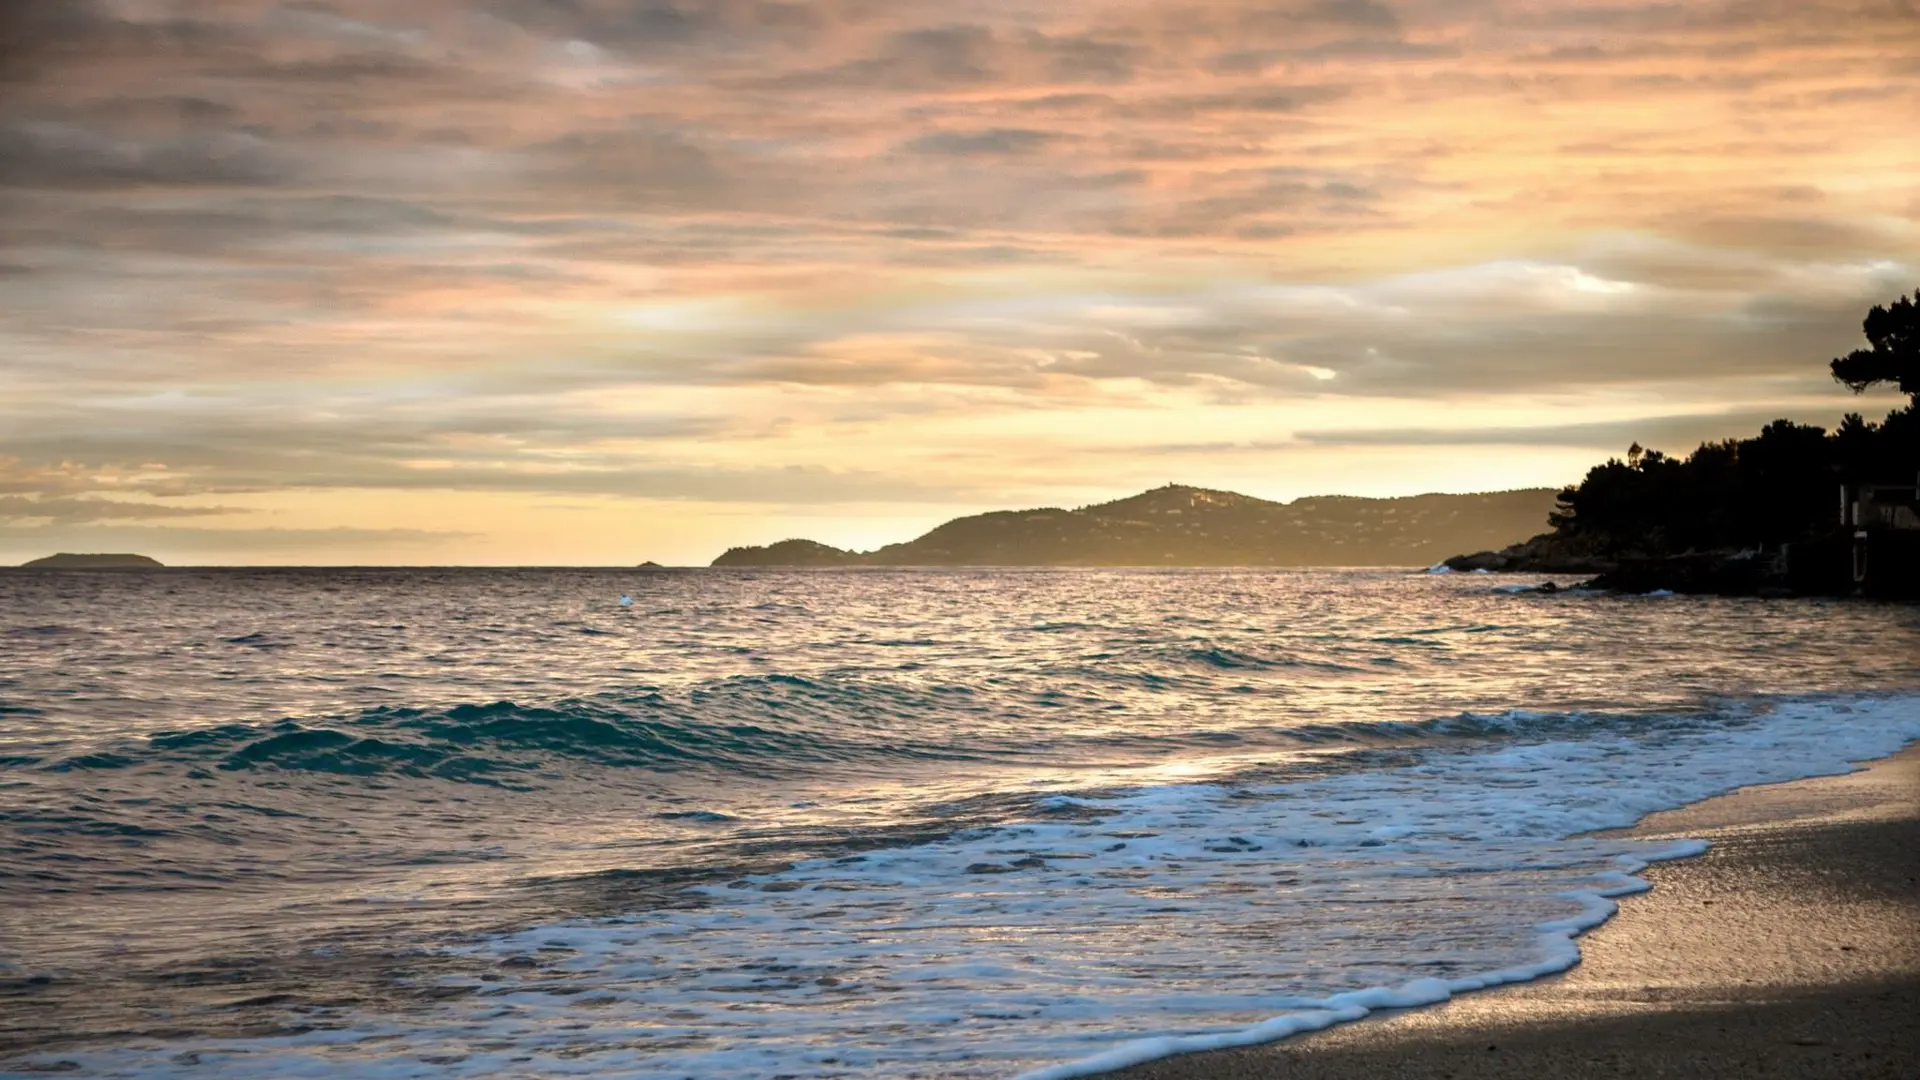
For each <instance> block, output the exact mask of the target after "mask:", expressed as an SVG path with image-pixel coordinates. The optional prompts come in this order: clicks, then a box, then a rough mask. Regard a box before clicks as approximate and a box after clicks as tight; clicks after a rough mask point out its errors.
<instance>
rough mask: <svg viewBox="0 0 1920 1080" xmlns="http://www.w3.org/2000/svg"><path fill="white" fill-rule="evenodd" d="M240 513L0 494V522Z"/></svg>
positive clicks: (73, 521) (65, 522)
mask: <svg viewBox="0 0 1920 1080" xmlns="http://www.w3.org/2000/svg"><path fill="white" fill-rule="evenodd" d="M238 512H239V511H238V510H236V509H235V508H233V507H228V506H167V505H165V504H154V503H129V502H118V501H115V500H112V499H62V498H52V499H49V498H39V499H27V498H21V497H20V496H17V495H0V523H4V522H12V521H46V522H51V523H53V524H56V525H76V524H87V523H91V522H98V521H123V520H129V519H132V520H148V521H151V520H159V519H162V518H183V517H212V516H218V515H220V514H233V513H238Z"/></svg>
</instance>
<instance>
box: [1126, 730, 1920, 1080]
mask: <svg viewBox="0 0 1920 1080" xmlns="http://www.w3.org/2000/svg"><path fill="white" fill-rule="evenodd" d="M1630 832H1631V834H1632V835H1637V836H1642V837H1646V838H1650V839H1656V838H1669V837H1671V838H1679V837H1699V838H1702V839H1706V840H1708V841H1710V842H1711V843H1712V845H1713V846H1712V848H1711V849H1710V850H1709V851H1708V852H1707V853H1706V854H1705V855H1702V856H1700V857H1698V858H1693V859H1686V860H1680V861H1677V862H1669V863H1662V864H1658V865H1655V866H1653V867H1651V868H1649V869H1648V870H1647V871H1645V873H1644V874H1643V875H1642V876H1644V877H1645V878H1647V879H1648V880H1650V881H1651V882H1653V884H1654V888H1653V889H1652V890H1651V891H1650V892H1646V893H1642V894H1640V895H1637V896H1633V897H1629V898H1627V899H1625V900H1624V901H1623V902H1622V904H1621V910H1620V913H1619V914H1618V915H1616V916H1615V917H1614V918H1613V919H1612V920H1610V921H1609V922H1607V923H1606V924H1605V925H1603V926H1601V927H1599V928H1598V929H1596V930H1594V931H1592V932H1590V933H1588V934H1587V935H1585V936H1584V937H1582V938H1581V939H1580V949H1581V956H1582V959H1581V963H1580V964H1579V966H1577V967H1575V968H1573V969H1572V970H1571V971H1569V972H1567V973H1566V974H1565V975H1562V976H1557V977H1552V978H1548V979H1543V980H1540V981H1538V982H1533V983H1527V984H1522V985H1518V986H1511V987H1506V988H1502V989H1497V990H1489V991H1483V992H1480V993H1473V994H1466V995H1463V996H1461V997H1458V998H1456V999H1454V1000H1452V1001H1450V1002H1447V1003H1446V1004H1444V1005H1441V1006H1438V1007H1434V1008H1430V1009H1416V1010H1409V1011H1405V1012H1400V1013H1398V1014H1385V1013H1383V1014H1378V1015H1377V1016H1375V1017H1371V1018H1368V1019H1367V1020H1363V1021H1361V1022H1358V1023H1355V1024H1349V1025H1345V1026H1341V1027H1336V1028H1332V1029H1329V1030H1327V1031H1323V1032H1319V1033H1316V1034H1312V1035H1306V1036H1301V1037H1298V1038H1295V1039H1291V1040H1287V1041H1283V1042H1279V1043H1271V1044H1268V1045H1265V1046H1258V1047H1251V1048H1246V1049H1238V1050H1224V1051H1215V1052H1208V1053H1200V1054H1189V1055H1185V1056H1181V1057H1175V1058H1167V1059H1163V1060H1160V1061H1155V1062H1150V1063H1147V1064H1145V1065H1141V1066H1137V1067H1134V1068H1130V1069H1124V1070H1120V1071H1118V1072H1114V1073H1109V1074H1106V1075H1108V1076H1110V1077H1113V1078H1115V1080H1242V1078H1253V1077H1280V1076H1285V1077H1288V1078H1290V1080H1339V1078H1346V1077H1407V1078H1410V1080H1412V1078H1428V1077H1431V1078H1433V1080H1445V1078H1460V1077H1476V1076H1477V1077H1516V1078H1518V1077H1528V1078H1533V1077H1549V1076H1550V1077H1576V1078H1577V1077H1599V1076H1628V1075H1632V1076H1687V1077H1742V1078H1745V1077H1773V1076H1777V1077H1794V1078H1811V1077H1843V1076H1844V1077H1863V1078H1865V1077H1889V1078H1891V1077H1913V1076H1920V1025H1916V1023H1915V1018H1916V1017H1920V884H1917V883H1916V879H1917V878H1920V747H1915V746H1910V747H1908V748H1907V749H1906V750H1905V751H1903V752H1901V753H1900V754H1897V755H1895V756H1893V757H1891V758H1887V759H1884V760H1881V761H1877V762H1873V763H1871V765H1870V766H1869V767H1868V768H1867V769H1865V770H1864V771H1861V772H1857V773H1853V774H1850V775H1846V776H1837V777H1819V778H1814V779H1808V780H1801V781H1795V782H1792V783H1784V784H1772V785H1765V786H1759V787H1751V788H1744V789H1741V790H1739V791H1735V792H1732V793H1730V794H1727V795H1724V796H1720V797H1717V798H1713V799H1709V800H1707V801H1705V802H1701V803H1696V804H1694V805H1692V806H1688V807H1684V808H1681V809H1678V810H1672V811H1666V812H1662V813H1657V814H1653V815H1650V816H1648V817H1647V818H1646V819H1645V820H1643V821H1642V822H1641V823H1640V824H1639V825H1638V826H1636V827H1635V828H1634V829H1632V830H1630Z"/></svg>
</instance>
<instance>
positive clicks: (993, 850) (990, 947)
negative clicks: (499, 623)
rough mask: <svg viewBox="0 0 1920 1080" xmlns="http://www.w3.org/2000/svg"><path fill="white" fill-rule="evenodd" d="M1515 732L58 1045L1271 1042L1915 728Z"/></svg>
mask: <svg viewBox="0 0 1920 1080" xmlns="http://www.w3.org/2000/svg"><path fill="white" fill-rule="evenodd" d="M1517 726H1518V730H1519V733H1518V734H1516V735H1515V736H1514V737H1513V738H1511V739H1507V740H1503V741H1501V742H1500V743H1497V744H1494V745H1492V746H1483V747H1480V748H1476V749H1469V750H1455V749H1450V748H1448V747H1446V746H1444V745H1435V746H1429V747H1425V748H1421V749H1416V750H1397V751H1393V752H1391V753H1390V754H1383V755H1382V756H1381V759H1380V760H1379V761H1377V762H1376V763H1374V764H1373V765H1371V766H1370V767H1366V768H1362V769H1359V770H1358V771H1348V772H1338V773H1334V774H1331V775H1325V776H1319V777H1316V778H1313V779H1307V780H1300V781H1294V782H1281V783H1261V782H1258V781H1257V780H1254V779H1251V778H1250V779H1248V780H1247V781H1245V782H1233V781H1226V782H1215V783H1203V784H1175V785H1162V786H1154V787H1141V788H1133V789H1128V790H1120V791H1088V792H1080V793H1077V794H1076V795H1074V796H1073V797H1071V798H1060V797H1057V796H1056V797H1050V798H1047V799H1036V800H1035V802H1034V805H1033V811H1032V814H1031V815H1030V819H1029V820H1025V821H1020V822H1016V823H1014V824H1011V825H1007V826H1003V827H993V828H981V829H974V830H969V831H964V832H961V833H958V834H956V835H953V836H951V837H949V838H947V839H944V840H941V841H938V842H935V843H927V844H919V845H914V846H907V847H898V848H891V849H883V850H876V851H872V852H868V853H865V854H862V855H855V856H847V857H842V858H835V859H818V860H812V861H808V862H803V863H800V864H798V865H795V866H793V867H792V868H790V869H788V870H785V871H782V872H779V873H772V874H764V875H755V876H750V877H745V878H741V879H738V880H735V881H732V882H728V883H725V884H720V885H714V886H712V887H703V888H702V889H701V890H699V899H700V900H701V901H702V903H701V904H700V905H699V906H693V907H678V908H670V909H665V910H653V911H643V912H636V913H633V914H631V915H628V916H625V917H621V918H616V919H608V920H598V921H586V922H573V923H562V924H557V925H549V926H540V927H534V928H529V929H524V930H520V931H517V932H513V933H509V934H503V935H499V936H494V937H488V938H484V939H481V940H477V941H472V942H469V943H466V944H464V945H461V946H459V947H457V948H456V949H454V950H452V953H453V955H454V956H456V957H457V958H462V959H464V960H466V961H468V962H472V963H476V964H485V965H489V966H491V967H492V971H491V973H490V974H489V976H488V978H487V979H485V980H475V979H473V978H471V977H466V976H455V977H449V978H448V979H447V980H445V982H444V983H443V984H442V985H439V986H437V987H436V989H437V990H438V991H440V992H442V993H444V994H446V995H451V996H453V1000H451V1001H448V1002H446V1003H444V1004H439V1005H435V1006H432V1007H430V1008H428V1009H426V1010H424V1011H419V1012H414V1013H410V1014H408V1015H406V1016H405V1017H404V1018H401V1019H398V1020H396V1019H390V1018H387V1017H382V1016H377V1015H372V1014H354V1013H347V1012H341V1013H332V1014H325V1013H323V1014H319V1015H316V1016H315V1017H314V1020H315V1027H316V1028H317V1030H314V1031H311V1032H308V1033H305V1034H292V1035H287V1036H283V1037H276V1038H270V1039H253V1040H243V1039H233V1040H223V1041H217V1042H213V1041H209V1042H205V1043H201V1044H196V1045H191V1046H183V1045H182V1044H179V1043H171V1044H166V1045H164V1046H160V1045H158V1044H156V1045H154V1046H151V1047H144V1046H141V1045H138V1044H136V1045H129V1046H126V1047H123V1048H120V1049H117V1050H111V1051H96V1052H68V1053H65V1054H62V1055H61V1057H63V1058H65V1059H68V1060H72V1061H75V1062H77V1063H78V1064H79V1065H80V1066H81V1067H82V1068H84V1069H85V1070H87V1071H88V1072H89V1073H90V1074H93V1075H100V1076H141V1077H158V1076H175V1075H177V1076H186V1075H189V1074H191V1075H193V1076H195V1077H206V1076H215V1077H227V1076H230V1077H267V1076H274V1077H284V1076H302V1075H315V1076H318V1075H335V1074H338V1073H339V1072H341V1071H342V1070H347V1071H351V1072H353V1073H354V1074H356V1075H369V1076H379V1077H429V1076H431V1077H491V1076H507V1075H525V1074H527V1073H534V1072H537V1073H539V1074H541V1075H548V1076H594V1077H642V1076H646V1077H656V1076H691V1077H721V1076H725V1077H740V1078H771V1077H775V1076H779V1075H783V1074H784V1075H791V1074H800V1075H806V1076H820V1077H826V1076H833V1077H871V1076H892V1075H900V1074H905V1073H915V1072H936V1073H939V1074H940V1075H945V1076H982V1077H989V1076H991V1077H1006V1076H1024V1077H1025V1078H1027V1080H1060V1078H1065V1077H1072V1076H1082V1075H1088V1074H1091V1073H1094V1072H1098V1071H1101V1070H1105V1069H1110V1068H1114V1067H1118V1066H1121V1065H1125V1064H1130V1063H1133V1062H1138V1061H1143V1060H1147V1059H1150V1058H1154V1057H1160V1056H1164V1055H1167V1054H1173V1053H1180V1052H1186V1051H1191V1050H1199V1049H1206V1048H1212V1047H1223V1046H1236V1045H1245V1044H1249V1043H1255V1042H1262V1041H1267V1040H1271V1039H1275V1038H1281V1037H1284V1036H1286V1035H1290V1034H1294V1033H1297V1032H1301V1031H1308V1030H1313V1029H1316V1028H1320V1027H1325V1026H1327V1025H1330V1024H1334V1023H1339V1022H1342V1021H1346V1020H1352V1019H1356V1018H1358V1017H1360V1016H1364V1015H1366V1014H1367V1013H1368V1012H1369V1011H1372V1010H1374V1009H1378V1008H1386V1007H1404V1006H1408V1005H1420V1004H1429V1003H1433V1002H1437V1001H1441V1000H1445V999H1446V998H1447V997H1449V996H1451V995H1453V994H1455V993H1459V992H1462V991H1466V990H1471V989H1477V988H1481V987H1486V986H1493V985H1498V984H1501V983H1507V982H1514V981H1519V980H1524V979H1531V978H1535V977H1538V976H1540V975H1542V974H1546V973H1550V972H1555V971H1561V970H1564V969H1566V968H1567V967H1569V966H1570V965H1572V964H1574V963H1575V962H1577V960H1578V955H1579V954H1578V948H1577V945H1576V943H1575V940H1574V939H1575V937H1576V936H1577V935H1578V934H1579V933H1580V932H1581V931H1583V930H1585V929H1588V928H1590V927H1592V926H1594V925H1597V924H1598V923H1600V922H1602V921H1604V920H1605V919H1606V918H1607V917H1608V916H1609V915H1610V914H1612V912H1613V910H1614V898H1615V897H1617V896H1620V895H1623V894H1625V893H1628V892H1632V891H1635V890H1637V889H1641V888H1644V887H1645V883H1644V882H1643V881H1641V880H1640V879H1638V878H1636V877H1634V876H1633V875H1634V874H1635V872H1636V871H1638V870H1639V869H1640V868H1641V867H1642V866H1644V865H1645V864H1646V863H1647V862H1648V861H1651V860H1655V859H1663V858H1674V857H1680V856H1684V855H1688V854H1694V853H1697V852H1698V851H1699V850H1702V845H1700V844H1698V843H1690V844H1681V845H1674V844H1671V843H1667V844H1657V845H1656V844H1652V843H1649V842H1646V841H1639V840H1635V839H1631V838H1621V837H1617V836H1596V835H1593V831H1594V830H1602V829H1608V828H1612V827H1618V826H1625V825H1629V824H1632V823H1633V822H1634V821H1636V820H1638V819H1639V818H1640V817H1642V816H1643V815H1645V814H1647V813H1649V812H1651V811H1654V810H1659V809H1665V808H1670V807H1675V806H1680V805H1683V804H1686V803H1689V802H1693V801H1696V800H1699V799H1701V798H1705V797H1707V796H1710V795H1713V794H1716V793H1719V792H1724V791H1727V790H1730V789H1732V788H1735V787H1739V786H1743V785H1748V784H1755V783H1765V782H1772V781H1781V780H1788V779H1793V778H1797V777H1804V776H1811V775H1818V774H1831V773H1839V772H1844V771H1847V770H1848V769H1850V768H1852V767H1853V766H1852V765H1851V764H1850V763H1852V762H1855V761H1859V760H1863V759H1867V758H1872V757H1877V756H1881V755H1885V754H1887V753H1890V752H1892V751H1894V750H1897V749H1899V748H1900V747H1901V746H1902V745H1904V744H1905V743H1907V742H1908V741H1910V740H1913V739H1915V738H1920V699H1916V698H1914V697H1882V698H1874V699H1864V700H1856V701H1850V702H1848V701H1836V700H1826V701H1798V702H1784V703H1779V704H1777V705H1775V706H1774V707H1771V708H1761V709H1756V710H1754V711H1751V712H1748V713H1744V714H1740V715H1733V716H1726V715H1721V716H1714V717H1666V718H1647V719H1646V720H1645V721H1644V722H1642V723H1639V724H1635V725H1614V726H1609V727H1604V728H1598V729H1581V730H1579V731H1577V732H1575V735H1576V736H1577V737H1573V738H1568V737H1566V732H1564V731H1562V730H1560V729H1557V728H1554V727H1553V726H1551V725H1549V726H1545V727H1542V728H1540V729H1538V730H1533V729H1529V728H1528V727H1526V726H1525V725H1524V724H1519V725H1517ZM183 1051H187V1052H190V1056H180V1055H181V1054H182V1052H183ZM189 1061H190V1062H191V1063H190V1064H181V1063H182V1062H189Z"/></svg>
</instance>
